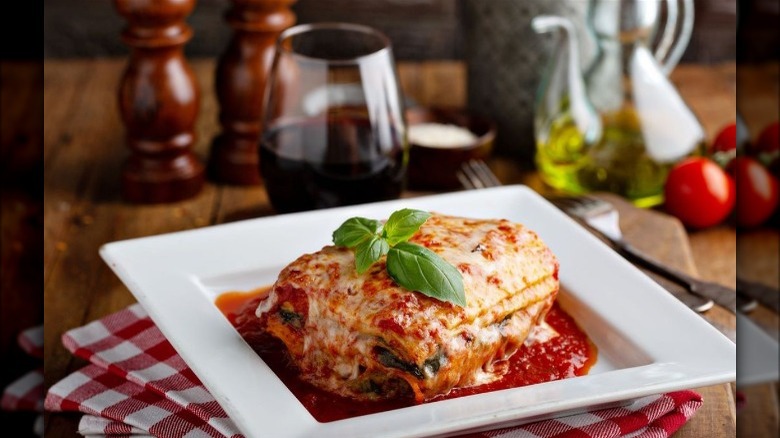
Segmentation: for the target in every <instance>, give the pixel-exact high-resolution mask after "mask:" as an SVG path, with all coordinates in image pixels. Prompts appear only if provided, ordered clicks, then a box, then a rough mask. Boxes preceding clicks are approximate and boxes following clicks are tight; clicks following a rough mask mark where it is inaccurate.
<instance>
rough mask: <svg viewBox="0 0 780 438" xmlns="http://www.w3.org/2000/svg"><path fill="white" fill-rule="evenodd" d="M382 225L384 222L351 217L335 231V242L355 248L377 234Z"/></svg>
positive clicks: (337, 244)
mask: <svg viewBox="0 0 780 438" xmlns="http://www.w3.org/2000/svg"><path fill="white" fill-rule="evenodd" d="M381 227H382V223H381V222H379V221H376V220H373V219H366V218H364V217H353V218H349V219H347V220H346V221H344V223H343V224H341V226H340V227H338V228H337V229H336V231H334V232H333V243H334V244H336V246H346V247H347V248H353V247H355V246H357V245H359V244H360V243H361V242H364V241H366V240H368V239H369V238H370V237H371V236H373V235H376V233H378V232H379V229H380V228H381Z"/></svg>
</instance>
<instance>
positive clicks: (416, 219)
mask: <svg viewBox="0 0 780 438" xmlns="http://www.w3.org/2000/svg"><path fill="white" fill-rule="evenodd" d="M429 217H431V214H430V213H428V212H427V211H422V210H412V209H411V208H404V209H403V210H398V211H396V212H393V214H391V215H390V217H389V218H388V219H387V222H386V223H385V228H384V231H383V235H384V236H385V239H387V243H389V244H390V246H394V245H395V244H397V243H399V242H405V241H407V240H409V238H410V237H412V236H414V233H416V232H417V230H419V229H420V226H422V224H424V223H425V221H427V220H428V218H429Z"/></svg>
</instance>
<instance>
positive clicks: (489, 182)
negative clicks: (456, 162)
mask: <svg viewBox="0 0 780 438" xmlns="http://www.w3.org/2000/svg"><path fill="white" fill-rule="evenodd" d="M455 176H457V178H458V181H460V183H461V184H462V185H463V187H465V188H467V189H469V190H476V189H486V188H489V187H498V186H500V185H501V181H500V180H499V179H498V177H497V176H496V174H494V173H493V171H492V170H490V167H488V165H487V163H485V162H484V161H482V160H480V159H471V160H469V161H466V162H464V163H463V164H462V165H461V166H460V169H459V170H458V172H457V173H456V174H455Z"/></svg>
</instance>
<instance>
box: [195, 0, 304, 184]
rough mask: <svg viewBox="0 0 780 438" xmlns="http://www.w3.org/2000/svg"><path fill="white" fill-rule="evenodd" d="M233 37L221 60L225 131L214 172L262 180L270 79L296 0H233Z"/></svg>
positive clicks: (214, 155)
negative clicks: (264, 120) (261, 149)
mask: <svg viewBox="0 0 780 438" xmlns="http://www.w3.org/2000/svg"><path fill="white" fill-rule="evenodd" d="M232 2H233V6H232V7H231V9H230V10H229V11H228V13H227V15H226V20H227V22H228V24H230V26H231V27H232V28H233V31H234V32H233V38H232V39H231V41H230V44H229V45H228V47H227V49H226V50H225V52H224V53H223V55H222V57H221V58H220V60H219V65H218V66H217V74H216V84H215V85H216V90H217V98H218V99H219V104H220V115H219V121H220V124H221V125H222V133H221V134H220V135H218V136H217V137H215V138H214V141H213V142H212V145H211V156H210V157H209V176H210V177H211V178H212V179H213V180H215V181H219V182H223V183H228V184H237V185H254V184H259V183H260V170H259V160H258V152H257V147H258V141H259V140H260V131H261V123H262V110H263V97H264V93H265V83H266V78H267V76H268V73H269V70H270V68H271V64H272V62H273V55H274V46H275V43H276V38H277V37H278V36H279V33H280V32H281V31H282V30H284V29H286V28H288V27H290V26H292V25H293V24H295V14H294V13H293V12H292V11H291V10H290V9H289V8H290V5H292V4H293V3H294V2H295V0H232Z"/></svg>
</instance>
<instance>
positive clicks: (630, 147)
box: [536, 108, 703, 207]
mask: <svg viewBox="0 0 780 438" xmlns="http://www.w3.org/2000/svg"><path fill="white" fill-rule="evenodd" d="M601 121H602V131H601V137H600V138H599V139H598V140H597V141H595V142H591V143H589V142H588V141H587V140H586V139H585V136H584V135H583V134H582V133H581V131H580V130H579V129H578V128H577V125H576V123H574V121H573V120H572V117H571V116H570V115H568V114H563V115H561V117H559V118H557V119H553V120H552V121H551V123H550V127H549V129H547V135H546V137H545V138H544V140H545V141H540V142H539V143H537V152H536V165H537V168H538V170H539V172H540V175H541V177H542V179H543V180H544V182H545V183H546V184H548V185H549V186H551V187H554V188H556V189H559V190H562V191H564V192H566V193H571V194H584V193H588V192H591V191H606V192H612V193H617V194H619V195H621V196H623V197H625V198H627V199H629V200H631V201H632V202H633V203H634V204H635V205H637V206H639V207H651V206H654V205H657V204H660V203H661V202H663V186H664V182H665V181H666V177H667V175H668V173H669V170H670V169H671V167H672V166H673V165H674V162H673V161H670V162H660V161H657V160H656V159H654V158H653V157H652V156H650V154H648V152H647V150H646V145H645V139H644V136H643V135H642V131H641V129H640V125H639V123H640V122H639V119H638V117H637V115H636V111H634V110H633V108H624V109H622V110H619V111H617V112H613V113H605V114H603V115H602V117H601ZM702 147H703V142H701V143H700V144H698V145H697V146H696V147H695V148H694V149H693V150H691V151H690V153H699V152H700V151H701V148H702Z"/></svg>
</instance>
